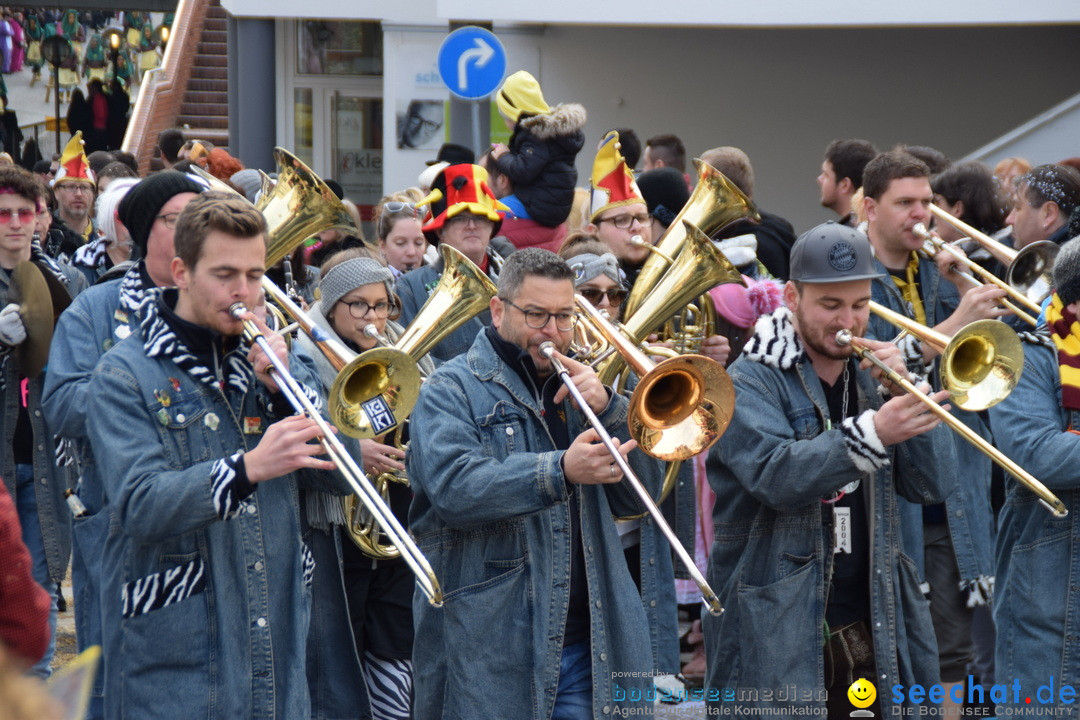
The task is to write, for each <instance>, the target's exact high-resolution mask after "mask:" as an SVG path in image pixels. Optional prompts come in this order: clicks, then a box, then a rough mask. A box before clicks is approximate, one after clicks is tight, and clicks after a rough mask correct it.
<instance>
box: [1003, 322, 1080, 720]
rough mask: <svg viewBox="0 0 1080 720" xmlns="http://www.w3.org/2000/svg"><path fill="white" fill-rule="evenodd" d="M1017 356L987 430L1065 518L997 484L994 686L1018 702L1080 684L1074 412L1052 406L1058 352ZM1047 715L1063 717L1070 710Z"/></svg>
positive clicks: (1078, 453)
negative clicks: (1001, 501) (1012, 384)
mask: <svg viewBox="0 0 1080 720" xmlns="http://www.w3.org/2000/svg"><path fill="white" fill-rule="evenodd" d="M1024 354H1025V357H1024V372H1023V373H1022V374H1021V376H1020V381H1019V383H1018V385H1017V386H1016V388H1015V389H1014V390H1013V392H1012V393H1011V394H1010V395H1009V397H1007V398H1006V399H1005V400H1003V401H1002V402H1001V403H999V404H997V405H995V406H994V407H992V408H991V409H990V416H991V420H992V422H993V423H994V427H996V428H1001V429H1002V431H1001V432H999V433H998V434H997V438H998V445H999V447H1000V448H1001V451H1002V452H1003V453H1005V454H1006V455H1007V456H1008V457H1010V458H1012V460H1013V461H1015V462H1016V463H1017V464H1019V465H1020V466H1021V467H1022V468H1024V469H1025V470H1027V471H1028V472H1029V473H1031V474H1032V475H1034V476H1035V477H1036V478H1038V479H1039V481H1040V482H1042V483H1043V484H1044V485H1045V486H1046V487H1047V488H1049V489H1050V491H1051V492H1053V493H1054V494H1055V495H1057V496H1058V498H1059V499H1060V500H1061V501H1062V502H1063V503H1065V507H1066V508H1068V510H1069V514H1068V516H1067V517H1064V518H1056V517H1054V516H1053V515H1051V514H1050V512H1049V511H1048V510H1047V509H1046V508H1045V507H1043V506H1042V505H1041V504H1040V503H1039V502H1038V500H1037V499H1036V496H1035V494H1034V493H1032V492H1031V491H1030V490H1028V489H1027V488H1026V487H1024V486H1023V485H1021V484H1020V483H1018V482H1016V481H1015V480H1013V479H1012V477H1011V476H1010V475H1006V481H1005V488H1006V493H1005V506H1004V507H1003V508H1002V510H1001V516H1000V518H999V524H998V537H997V586H996V587H997V594H996V597H995V599H994V620H995V622H996V624H997V652H996V670H995V674H996V676H997V677H998V678H1001V679H1003V680H999V682H1012V680H1013V678H1016V679H1018V680H1019V681H1020V684H1021V689H1022V691H1023V693H1034V692H1035V690H1036V689H1037V688H1038V687H1039V686H1040V685H1045V684H1048V683H1051V684H1053V686H1054V687H1055V688H1061V687H1063V686H1065V685H1072V686H1074V687H1075V686H1076V685H1080V654H1078V653H1077V644H1076V637H1077V635H1078V634H1080V616H1078V615H1077V613H1076V603H1077V601H1078V597H1080V596H1078V595H1077V592H1076V587H1077V585H1078V584H1080V552H1078V548H1077V538H1078V537H1080V524H1078V523H1080V436H1078V435H1076V432H1075V431H1076V429H1078V428H1080V412H1078V411H1076V410H1066V409H1065V408H1064V407H1062V405H1061V370H1060V368H1059V367H1058V358H1057V351H1056V350H1055V349H1054V348H1053V347H1052V346H1049V347H1048V346H1047V345H1039V344H1034V343H1025V344H1024ZM1051 678H1053V679H1052V680H1051ZM1054 693H1055V695H1054V699H1055V700H1058V699H1059V696H1058V695H1057V694H1056V693H1057V691H1056V690H1055V691H1054ZM1024 697H1026V695H1025V694H1021V695H1020V703H1021V704H1023V702H1024ZM1009 698H1010V699H1011V698H1012V696H1011V694H1010V696H1009ZM1041 702H1042V699H1040V703H1041ZM1056 707H1058V708H1059V710H1063V711H1067V710H1068V708H1069V707H1070V706H1068V705H1065V706H1056ZM1066 714H1067V713H1066Z"/></svg>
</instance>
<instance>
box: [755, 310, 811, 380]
mask: <svg viewBox="0 0 1080 720" xmlns="http://www.w3.org/2000/svg"><path fill="white" fill-rule="evenodd" d="M743 356H744V357H746V358H747V359H748V360H754V361H756V362H759V363H762V364H764V365H768V366H770V367H774V368H779V369H781V370H790V369H791V368H793V367H795V365H796V364H797V363H799V362H801V361H802V359H803V356H804V352H803V346H802V342H801V341H800V340H799V336H798V334H796V332H795V324H794V323H793V322H792V320H791V311H790V310H788V309H787V308H786V307H781V308H778V309H776V310H775V311H773V312H772V313H770V314H769V315H762V316H761V317H760V318H758V321H757V323H756V324H755V325H754V335H753V337H751V338H750V340H749V342H747V343H746V347H745V348H743Z"/></svg>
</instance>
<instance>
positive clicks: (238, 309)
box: [229, 302, 248, 320]
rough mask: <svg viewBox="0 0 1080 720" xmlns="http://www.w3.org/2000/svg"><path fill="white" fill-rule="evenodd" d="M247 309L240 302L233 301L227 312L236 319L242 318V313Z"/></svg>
mask: <svg viewBox="0 0 1080 720" xmlns="http://www.w3.org/2000/svg"><path fill="white" fill-rule="evenodd" d="M247 311H248V309H247V307H245V306H244V303H242V302H234V303H233V304H232V305H230V306H229V314H230V315H232V316H233V317H234V318H236V319H237V320H243V319H244V314H245V313H246V312H247Z"/></svg>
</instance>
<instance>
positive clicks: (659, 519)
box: [540, 295, 724, 615]
mask: <svg viewBox="0 0 1080 720" xmlns="http://www.w3.org/2000/svg"><path fill="white" fill-rule="evenodd" d="M577 300H578V302H579V303H581V302H585V303H586V304H588V301H587V300H585V299H584V298H582V297H581V296H580V295H579V296H577ZM590 307H591V306H590ZM540 352H541V353H542V354H543V355H544V357H546V358H548V359H549V360H550V361H551V364H552V365H553V366H554V367H555V371H556V372H558V373H559V378H560V379H561V380H562V381H563V384H565V385H566V389H567V390H569V391H570V394H571V395H572V396H573V398H574V400H575V401H576V402H577V404H578V407H579V408H580V409H581V411H582V412H583V413H585V417H587V418H588V419H589V424H590V425H592V428H593V430H595V431H596V434H597V435H599V436H600V441H601V442H603V443H604V447H606V448H607V451H608V453H610V454H611V459H612V461H613V462H614V463H615V464H616V465H618V466H619V469H620V470H622V473H623V477H624V478H625V479H626V481H627V482H628V483H630V487H631V488H633V490H634V492H635V493H636V494H637V496H638V499H639V500H640V501H641V502H642V504H643V505H644V506H645V507H646V508H647V509H648V511H649V513H650V514H651V515H652V516H653V520H654V521H655V522H656V525H657V526H658V527H659V528H660V531H661V532H663V533H664V537H666V538H667V540H668V542H669V543H671V547H672V549H674V550H675V553H676V554H677V555H678V556H679V560H681V561H682V563H683V565H684V566H686V569H687V571H688V572H689V573H690V575H691V577H693V579H694V582H695V583H697V586H698V588H699V589H700V590H701V597H702V599H703V600H704V601H705V604H706V605H708V606H709V612H710V613H712V614H713V615H720V614H722V613H723V612H724V608H723V606H722V605H721V604H720V598H718V597H717V596H716V593H715V592H713V589H712V588H711V587H710V586H709V583H708V581H706V580H705V577H704V576H703V575H702V574H701V571H700V570H698V569H697V565H695V564H694V561H693V560H692V559H691V558H690V555H689V553H687V552H686V548H684V547H683V546H682V543H680V542H679V539H678V538H677V537H676V536H675V533H674V532H673V531H672V529H671V526H670V525H668V524H667V521H666V520H665V519H664V515H663V513H661V512H660V508H658V507H657V506H656V503H655V502H653V499H652V496H651V495H649V491H648V490H647V489H646V488H645V486H644V485H642V484H641V480H639V479H638V476H637V475H636V474H635V473H634V471H633V470H632V469H631V468H630V464H629V463H627V462H626V459H625V458H623V456H622V454H621V453H620V452H619V449H618V448H617V447H615V443H614V442H612V440H611V435H609V434H608V431H607V430H605V429H604V425H603V423H601V422H600V419H599V418H598V417H596V413H594V412H593V411H592V408H590V407H589V404H588V403H587V402H585V398H584V396H582V394H581V391H580V390H578V389H577V386H576V385H575V384H574V381H573V380H571V379H570V373H569V371H568V370H567V369H566V366H565V365H563V363H562V361H561V360H559V359H558V358H557V357H555V345H554V343H552V342H551V341H548V342H545V343H543V344H542V345H540ZM644 380H645V378H642V382H643V383H644ZM635 394H636V393H635Z"/></svg>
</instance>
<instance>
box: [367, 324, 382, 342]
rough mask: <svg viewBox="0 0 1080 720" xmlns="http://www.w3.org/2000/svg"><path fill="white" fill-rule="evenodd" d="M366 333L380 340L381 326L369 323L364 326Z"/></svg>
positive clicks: (373, 338)
mask: <svg viewBox="0 0 1080 720" xmlns="http://www.w3.org/2000/svg"><path fill="white" fill-rule="evenodd" d="M364 335H366V336H368V337H369V338H371V339H372V340H378V339H379V328H377V327H375V326H374V325H373V324H372V323H368V324H367V325H365V326H364Z"/></svg>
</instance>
